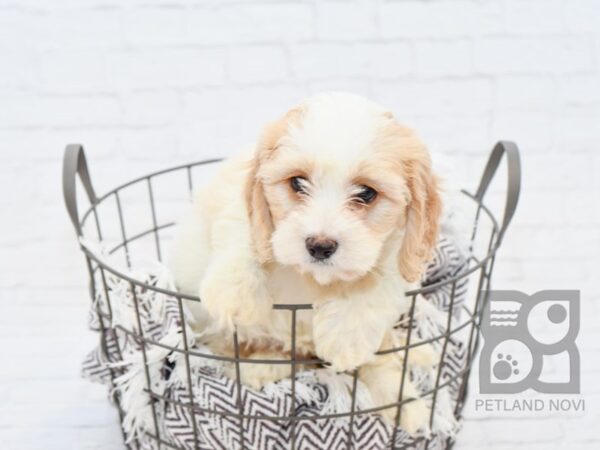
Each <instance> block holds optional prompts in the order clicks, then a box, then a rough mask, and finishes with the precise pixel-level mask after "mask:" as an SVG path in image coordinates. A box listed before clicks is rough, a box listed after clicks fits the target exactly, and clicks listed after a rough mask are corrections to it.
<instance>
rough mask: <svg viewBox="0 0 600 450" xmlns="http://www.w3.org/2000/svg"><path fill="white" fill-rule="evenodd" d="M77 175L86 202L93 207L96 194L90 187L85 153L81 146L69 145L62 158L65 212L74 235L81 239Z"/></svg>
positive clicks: (90, 182)
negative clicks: (73, 229) (85, 196)
mask: <svg viewBox="0 0 600 450" xmlns="http://www.w3.org/2000/svg"><path fill="white" fill-rule="evenodd" d="M77 175H79V179H80V180H81V184H83V187H84V189H85V192H86V193H87V197H88V200H89V201H90V203H91V204H92V205H93V204H95V203H96V202H97V200H98V199H97V197H96V193H95V192H94V188H93V187H92V181H91V179H90V172H89V171H88V166H87V161H86V159H85V152H84V151H83V146H82V145H81V144H69V145H67V148H66V150H65V156H64V158H63V196H64V198H65V205H66V206H67V212H68V213H69V217H71V222H73V227H74V228H75V233H77V236H79V237H81V236H82V235H83V233H82V230H81V224H80V223H79V212H78V210H77V191H76V176H77Z"/></svg>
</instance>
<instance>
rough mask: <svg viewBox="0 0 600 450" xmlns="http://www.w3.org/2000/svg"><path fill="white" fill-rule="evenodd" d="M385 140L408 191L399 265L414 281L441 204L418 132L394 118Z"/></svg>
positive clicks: (431, 239) (434, 234)
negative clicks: (394, 156) (394, 155)
mask: <svg viewBox="0 0 600 450" xmlns="http://www.w3.org/2000/svg"><path fill="white" fill-rule="evenodd" d="M384 135H385V138H384V142H385V143H386V146H389V147H391V149H390V148H388V149H387V150H388V151H389V150H392V151H393V152H394V153H395V154H396V158H398V159H397V161H398V162H399V166H400V168H401V170H402V172H403V174H404V177H405V180H406V185H407V187H408V191H409V197H410V198H409V199H408V200H409V202H408V205H407V206H406V218H405V235H404V239H403V241H402V246H401V248H400V252H399V254H398V266H399V269H400V272H401V273H402V276H403V277H404V278H405V279H406V280H407V281H411V282H413V281H417V280H418V279H419V277H420V275H421V273H422V272H423V270H424V265H425V263H426V262H427V260H428V259H429V258H430V256H431V252H432V251H433V249H434V247H435V245H436V243H437V239H438V233H439V221H440V216H441V210H442V203H441V199H440V195H439V183H438V179H437V177H436V176H435V175H434V174H433V172H432V169H431V159H430V156H429V153H428V151H427V149H426V147H425V145H424V144H423V143H422V142H421V140H420V139H419V138H418V137H417V135H416V134H415V133H414V132H413V131H412V130H410V129H409V128H406V127H404V126H402V125H400V124H398V123H397V122H396V121H395V120H394V121H390V123H389V124H388V126H387V127H386V130H385V131H384Z"/></svg>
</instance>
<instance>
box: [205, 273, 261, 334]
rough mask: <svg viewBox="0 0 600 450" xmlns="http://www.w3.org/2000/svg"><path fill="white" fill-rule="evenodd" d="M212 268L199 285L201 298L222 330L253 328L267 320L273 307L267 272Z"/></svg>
mask: <svg viewBox="0 0 600 450" xmlns="http://www.w3.org/2000/svg"><path fill="white" fill-rule="evenodd" d="M235 266H236V264H235V263H232V264H231V265H230V266H229V267H227V266H225V267H221V265H218V266H216V267H214V266H213V267H211V268H210V269H209V270H208V271H207V273H206V276H205V277H204V279H203V280H202V283H201V284H200V299H201V301H202V303H203V304H204V307H205V308H206V311H207V312H208V314H209V315H210V316H211V317H212V319H213V320H215V321H216V322H217V323H218V325H219V327H221V328H222V329H227V330H232V329H233V328H234V327H235V326H242V327H250V326H255V325H257V324H259V323H261V322H264V321H266V320H267V318H268V317H269V315H270V312H271V308H272V300H271V297H270V295H269V293H268V291H267V289H266V287H265V282H264V279H263V277H264V275H263V274H262V273H259V272H257V271H256V270H255V271H254V272H253V271H252V270H249V269H248V270H246V271H244V270H243V268H242V269H240V270H237V271H236V270H235Z"/></svg>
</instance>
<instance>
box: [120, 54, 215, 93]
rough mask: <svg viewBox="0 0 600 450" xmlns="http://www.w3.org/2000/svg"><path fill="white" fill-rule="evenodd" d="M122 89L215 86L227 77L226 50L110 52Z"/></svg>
mask: <svg viewBox="0 0 600 450" xmlns="http://www.w3.org/2000/svg"><path fill="white" fill-rule="evenodd" d="M108 62H109V64H110V66H111V67H113V68H114V70H113V71H112V72H111V74H110V78H111V80H110V81H111V83H114V84H115V85H117V86H118V87H119V88H122V89H128V88H129V89H130V88H132V87H135V88H164V87H194V86H202V85H215V84H220V83H223V82H224V79H225V51H224V50H222V49H217V48H214V49H213V48H189V49H188V48H185V49H179V48H178V49H173V50H165V49H156V50H140V51H127V52H115V53H110V54H109V55H108Z"/></svg>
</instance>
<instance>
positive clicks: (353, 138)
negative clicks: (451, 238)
mask: <svg viewBox="0 0 600 450" xmlns="http://www.w3.org/2000/svg"><path fill="white" fill-rule="evenodd" d="M246 194H247V204H248V213H249V216H250V224H251V231H252V237H253V241H254V245H255V248H256V251H257V254H258V257H259V259H260V261H261V262H263V263H265V262H269V261H273V260H274V261H276V262H278V263H280V264H283V265H288V266H292V267H294V268H295V269H296V270H298V271H299V272H301V273H307V274H310V275H311V276H312V277H313V278H314V279H315V280H316V281H317V282H318V283H320V284H328V283H331V282H334V281H351V280H357V279H359V278H361V277H363V276H364V275H366V274H367V273H369V272H370V271H372V270H373V269H374V268H375V267H376V265H377V264H378V261H380V259H381V257H382V254H383V253H384V250H387V249H389V248H396V249H397V252H398V253H397V261H398V267H399V270H400V271H401V273H402V275H403V277H404V278H405V279H406V280H408V281H416V280H417V279H418V277H419V275H420V274H421V272H422V269H423V263H424V262H425V261H426V260H427V258H428V257H429V255H430V252H431V250H432V248H433V246H434V245H435V242H436V239H437V232H438V220H439V216H440V209H441V208H440V199H439V194H438V188H437V181H436V178H435V176H434V175H433V174H432V172H431V163H430V159H429V155H428V152H427V150H426V149H425V147H424V146H423V144H422V143H421V141H420V140H419V139H418V138H417V137H416V136H415V135H414V134H413V132H412V131H411V130H409V129H407V128H405V127H403V126H401V125H400V124H398V122H396V120H395V119H394V118H393V116H392V115H391V114H390V113H389V112H387V111H386V110H384V109H382V108H381V107H379V106H378V105H376V104H374V103H371V102H369V101H367V100H365V99H363V98H360V97H357V96H354V95H350V94H323V95H319V96H316V97H313V98H311V99H309V100H307V101H305V102H304V103H302V104H301V105H300V106H298V107H297V108H295V109H293V110H291V111H290V112H288V113H287V114H286V115H285V116H284V117H283V118H281V119H280V120H279V121H277V122H275V123H273V124H271V125H269V126H268V127H267V128H266V130H265V132H264V134H263V137H262V139H261V140H260V142H259V145H258V148H257V151H256V155H255V157H254V161H253V163H252V167H251V170H250V172H249V176H248V184H247V190H246ZM394 239H397V240H400V242H399V243H398V244H399V245H395V244H396V242H393V240H394Z"/></svg>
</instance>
